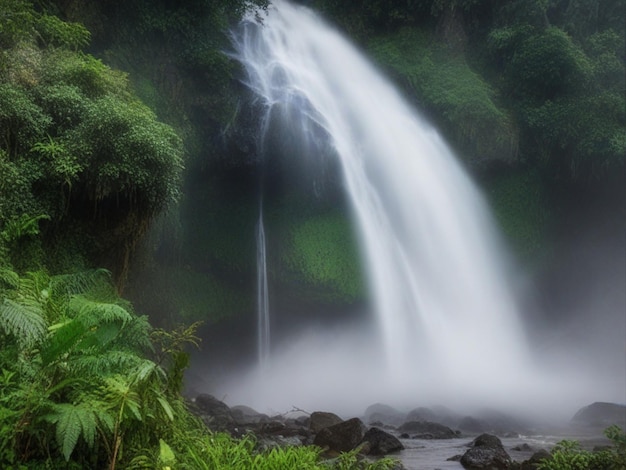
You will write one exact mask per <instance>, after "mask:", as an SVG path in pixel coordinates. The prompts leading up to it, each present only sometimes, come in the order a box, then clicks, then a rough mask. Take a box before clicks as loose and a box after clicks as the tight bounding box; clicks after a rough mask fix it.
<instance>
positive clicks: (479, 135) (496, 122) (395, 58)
mask: <svg viewBox="0 0 626 470" xmlns="http://www.w3.org/2000/svg"><path fill="white" fill-rule="evenodd" d="M369 50H370V52H371V53H372V55H373V56H374V57H375V59H376V60H377V61H378V62H379V63H380V64H381V65H383V66H384V67H385V68H387V69H388V70H390V71H391V72H393V74H394V75H396V76H397V77H398V78H399V79H400V82H401V83H403V84H404V85H405V88H407V91H409V92H410V93H411V94H414V95H415V96H416V97H417V104H418V105H419V106H420V108H421V109H422V111H426V112H427V113H429V114H432V115H433V116H437V119H438V122H437V124H438V125H439V126H441V127H442V129H443V130H444V131H445V132H446V134H448V136H449V137H450V138H452V140H453V141H454V142H455V143H456V145H457V146H461V147H462V148H463V149H464V150H465V151H466V152H467V153H468V154H470V155H472V157H473V158H475V159H478V160H481V159H485V158H487V159H490V158H510V157H511V156H512V155H513V153H514V152H515V147H516V144H515V141H516V133H515V130H514V127H513V125H512V122H511V119H510V117H509V115H508V114H507V113H506V112H505V111H503V110H502V109H501V108H500V107H499V106H498V104H497V96H496V93H495V91H494V89H493V88H492V87H491V86H490V85H489V84H488V83H487V82H485V80H483V78H482V77H481V76H480V75H478V74H477V73H476V72H474V71H473V70H472V69H471V68H470V66H469V65H468V63H467V62H466V60H465V58H464V56H462V55H459V54H456V53H454V52H453V51H451V50H449V49H447V48H445V47H444V46H442V45H440V44H438V43H436V42H434V40H433V37H432V35H431V33H429V32H428V31H424V30H419V29H415V28H402V29H399V30H398V31H397V32H394V33H391V34H388V35H385V36H379V37H375V38H373V39H372V40H371V41H370V42H369Z"/></svg>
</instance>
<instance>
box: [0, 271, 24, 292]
mask: <svg viewBox="0 0 626 470" xmlns="http://www.w3.org/2000/svg"><path fill="white" fill-rule="evenodd" d="M19 285H20V276H19V275H18V274H17V273H16V272H15V271H13V270H11V269H7V268H0V287H2V288H5V289H17V288H18V287H19Z"/></svg>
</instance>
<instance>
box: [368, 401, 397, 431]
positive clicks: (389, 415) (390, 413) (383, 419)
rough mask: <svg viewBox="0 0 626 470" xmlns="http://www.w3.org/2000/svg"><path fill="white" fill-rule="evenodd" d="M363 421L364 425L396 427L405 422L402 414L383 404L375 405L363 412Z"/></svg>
mask: <svg viewBox="0 0 626 470" xmlns="http://www.w3.org/2000/svg"><path fill="white" fill-rule="evenodd" d="M364 419H365V422H366V423H370V424H372V423H374V422H376V423H382V424H383V425H390V426H398V425H399V424H402V423H403V422H404V421H405V418H404V413H401V412H400V411H398V410H396V409H395V408H393V407H392V406H389V405H385V404H383V403H376V404H374V405H371V406H369V407H368V408H367V409H366V410H365V415H364Z"/></svg>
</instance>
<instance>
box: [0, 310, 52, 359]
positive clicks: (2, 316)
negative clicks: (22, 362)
mask: <svg viewBox="0 0 626 470" xmlns="http://www.w3.org/2000/svg"><path fill="white" fill-rule="evenodd" d="M0 327H1V328H2V329H3V330H4V331H5V333H6V334H8V335H11V336H13V337H14V338H15V339H16V341H17V342H18V344H19V345H20V347H21V348H23V349H25V348H30V347H32V346H34V345H35V344H37V343H40V342H41V341H42V340H43V339H44V338H45V336H46V333H47V329H48V325H47V322H46V319H45V318H44V316H43V311H42V310H41V306H40V304H39V303H37V302H34V301H28V300H27V299H24V301H22V302H21V303H18V302H15V301H13V300H10V299H6V298H5V299H4V302H2V304H0Z"/></svg>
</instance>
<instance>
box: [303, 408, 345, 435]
mask: <svg viewBox="0 0 626 470" xmlns="http://www.w3.org/2000/svg"><path fill="white" fill-rule="evenodd" d="M341 422H343V419H341V418H340V417H339V416H337V415H336V414H335V413H327V412H325V411H314V412H313V413H311V418H310V421H309V429H310V430H311V432H313V433H318V432H320V431H321V430H322V429H324V428H327V427H329V426H334V425H335V424H339V423H341Z"/></svg>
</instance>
